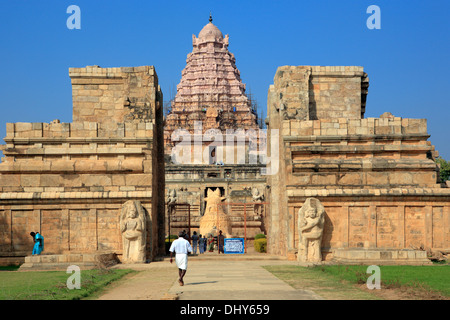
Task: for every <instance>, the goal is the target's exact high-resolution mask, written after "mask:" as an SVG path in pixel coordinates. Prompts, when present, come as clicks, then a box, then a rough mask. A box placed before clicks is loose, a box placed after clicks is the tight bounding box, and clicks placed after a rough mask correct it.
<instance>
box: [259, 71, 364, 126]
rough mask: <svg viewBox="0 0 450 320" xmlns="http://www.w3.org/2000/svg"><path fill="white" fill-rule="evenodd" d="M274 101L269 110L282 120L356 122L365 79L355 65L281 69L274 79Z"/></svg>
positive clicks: (362, 98) (360, 113)
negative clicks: (330, 119) (343, 119)
mask: <svg viewBox="0 0 450 320" xmlns="http://www.w3.org/2000/svg"><path fill="white" fill-rule="evenodd" d="M274 86H275V87H276V88H277V89H276V91H277V93H276V94H277V96H276V99H275V100H271V102H270V104H269V105H268V107H269V108H275V109H276V110H277V111H279V112H280V113H281V115H282V117H283V119H285V120H287V119H292V120H294V119H296V120H318V119H328V118H347V119H360V118H362V117H363V116H364V112H365V106H366V97H367V89H368V87H369V80H368V77H367V74H366V73H365V72H364V69H363V68H362V67H356V66H336V67H322V66H283V67H279V68H278V69H277V73H276V76H275V78H274Z"/></svg>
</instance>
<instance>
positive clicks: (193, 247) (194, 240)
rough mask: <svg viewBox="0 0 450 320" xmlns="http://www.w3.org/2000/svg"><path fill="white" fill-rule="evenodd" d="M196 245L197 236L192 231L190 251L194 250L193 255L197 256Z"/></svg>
mask: <svg viewBox="0 0 450 320" xmlns="http://www.w3.org/2000/svg"><path fill="white" fill-rule="evenodd" d="M197 243H198V235H197V232H196V231H194V234H193V235H192V249H193V250H194V254H197Z"/></svg>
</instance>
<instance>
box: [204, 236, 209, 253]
mask: <svg viewBox="0 0 450 320" xmlns="http://www.w3.org/2000/svg"><path fill="white" fill-rule="evenodd" d="M203 240H204V241H205V242H204V243H203V252H206V245H207V244H208V239H206V235H203Z"/></svg>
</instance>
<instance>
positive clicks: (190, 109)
mask: <svg viewBox="0 0 450 320" xmlns="http://www.w3.org/2000/svg"><path fill="white" fill-rule="evenodd" d="M228 44H229V37H228V35H226V36H225V37H224V36H223V34H222V32H221V31H220V30H219V29H218V28H217V27H216V26H215V25H214V24H213V23H212V18H211V17H210V19H209V23H208V24H207V25H205V26H204V27H203V29H202V30H201V31H200V33H199V35H198V37H196V36H195V35H192V45H193V50H192V52H191V53H189V54H188V56H187V60H186V67H185V68H184V70H183V71H182V78H181V81H180V83H179V84H178V86H177V93H176V96H175V99H174V100H173V102H172V105H171V111H170V113H169V114H168V115H167V117H166V125H165V145H166V154H167V153H170V148H171V147H172V146H173V144H172V143H171V139H170V136H171V133H172V132H173V130H175V129H177V128H184V129H187V130H189V131H192V130H193V129H194V122H195V121H201V122H202V126H203V130H204V131H205V130H208V129H219V130H226V129H238V128H240V129H257V128H258V124H257V114H256V110H253V109H252V106H251V101H250V99H249V98H248V97H247V95H246V93H245V84H243V83H242V81H241V78H240V72H239V70H238V69H237V67H236V59H235V57H234V55H233V54H232V53H231V52H229V51H228ZM167 149H168V150H167Z"/></svg>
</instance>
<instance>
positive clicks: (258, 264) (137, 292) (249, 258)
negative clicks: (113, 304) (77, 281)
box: [99, 254, 321, 300]
mask: <svg viewBox="0 0 450 320" xmlns="http://www.w3.org/2000/svg"><path fill="white" fill-rule="evenodd" d="M294 263H295V262H291V261H287V260H282V259H279V258H277V257H270V256H266V255H258V254H256V255H252V254H247V255H243V256H237V255H236V256H235V255H221V256H218V255H217V254H205V255H202V256H192V257H189V262H188V270H187V273H186V276H185V278H184V283H185V284H184V286H180V285H179V283H178V281H177V280H178V269H177V267H176V264H175V261H174V262H173V263H172V264H170V262H169V260H168V259H167V258H166V259H165V260H164V261H158V262H152V263H149V264H144V265H118V267H120V268H129V267H130V268H134V269H136V270H141V271H142V272H140V273H138V274H136V275H134V276H132V277H130V278H127V279H126V280H124V281H120V282H119V283H118V284H116V285H115V286H114V287H113V288H112V289H110V290H108V291H107V292H106V293H105V294H103V295H102V296H101V297H99V299H101V300H109V299H115V300H127V299H130V300H139V299H151V300H159V299H178V300H318V299H321V297H319V296H318V295H317V294H315V293H314V292H312V291H307V290H297V289H294V288H292V287H291V286H289V285H288V284H287V283H285V282H284V281H282V280H279V279H278V278H277V277H275V276H274V275H272V274H271V273H270V272H269V271H267V270H265V269H264V268H263V267H262V266H264V265H274V264H279V265H280V264H281V265H282V264H294Z"/></svg>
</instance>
